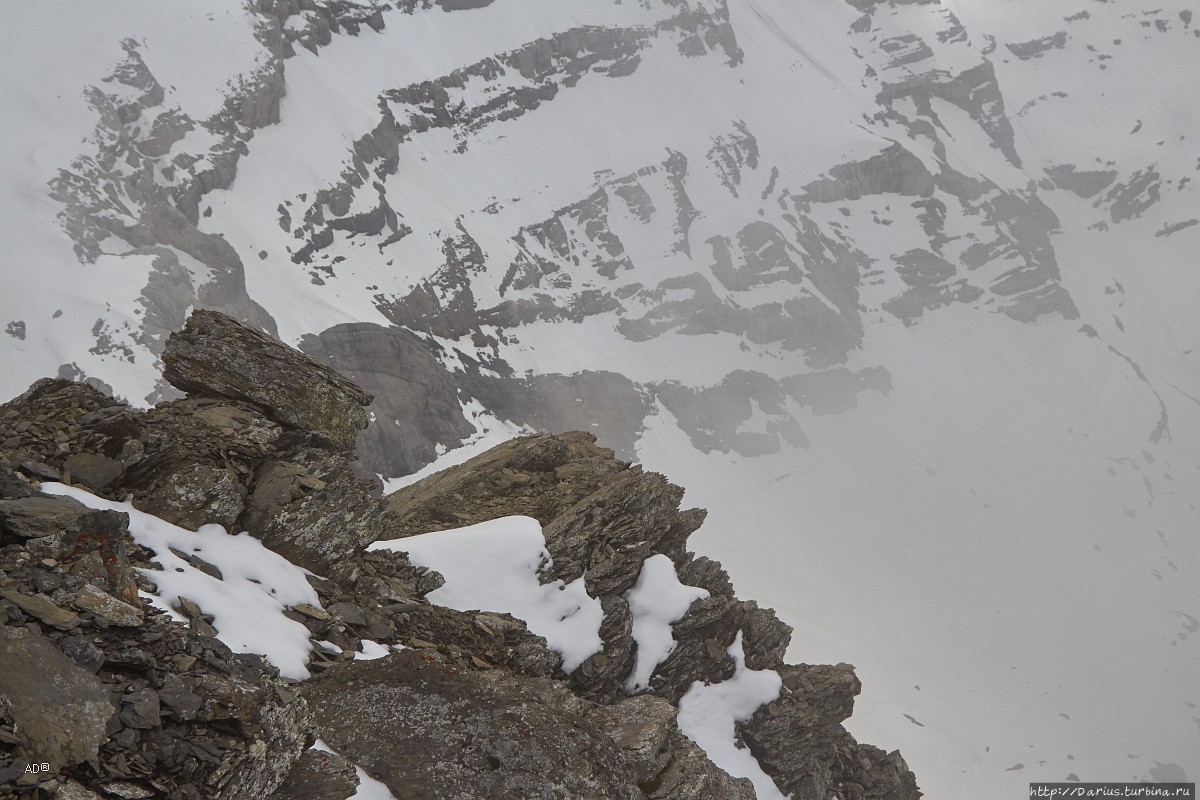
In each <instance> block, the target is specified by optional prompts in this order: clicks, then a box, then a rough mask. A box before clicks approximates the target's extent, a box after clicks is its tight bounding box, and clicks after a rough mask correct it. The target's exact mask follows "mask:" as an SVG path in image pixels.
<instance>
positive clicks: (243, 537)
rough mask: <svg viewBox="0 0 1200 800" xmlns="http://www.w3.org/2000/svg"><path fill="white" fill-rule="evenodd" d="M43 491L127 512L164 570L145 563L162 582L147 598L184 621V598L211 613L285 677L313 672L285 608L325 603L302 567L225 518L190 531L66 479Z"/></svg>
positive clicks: (229, 640)
mask: <svg viewBox="0 0 1200 800" xmlns="http://www.w3.org/2000/svg"><path fill="white" fill-rule="evenodd" d="M42 491H43V492H45V493H47V494H56V495H65V496H66V497H71V498H74V499H75V500H78V501H79V502H81V503H83V504H84V505H86V506H88V507H89V508H95V509H102V510H109V511H121V512H124V513H126V514H128V515H129V533H130V535H131V536H132V537H133V540H134V541H135V542H137V543H138V544H140V545H142V546H143V547H147V548H149V549H150V550H153V551H154V554H155V558H156V560H157V561H158V563H160V564H161V565H162V569H161V570H155V569H144V570H141V572H142V573H143V574H144V575H146V576H147V577H148V578H150V579H151V580H152V581H154V583H155V584H156V585H157V586H158V594H157V597H155V596H149V597H148V599H149V600H150V602H151V604H152V605H154V606H155V607H157V608H160V609H163V610H164V611H167V612H168V613H170V614H171V615H172V616H173V617H174V618H175V619H177V620H182V619H183V618H182V617H181V616H180V615H179V614H178V613H177V612H175V611H174V609H173V608H172V606H174V605H175V604H176V603H178V601H179V598H180V597H186V598H187V599H188V600H191V601H192V602H193V603H195V604H196V605H198V606H199V607H200V608H201V609H203V610H204V613H206V614H211V615H212V616H213V623H212V624H213V627H214V628H216V630H217V638H218V639H220V640H221V641H222V642H224V643H225V644H226V645H228V646H229V649H230V650H232V651H233V652H235V653H258V654H260V655H262V656H264V657H265V658H266V659H267V660H268V661H270V662H271V663H272V664H274V665H275V666H276V667H277V668H278V669H279V674H280V675H282V676H284V677H285V678H292V679H295V680H304V679H306V678H308V677H309V673H308V670H307V669H306V667H305V665H306V664H307V663H308V655H309V636H308V629H307V628H305V627H304V626H303V625H301V624H300V623H299V622H296V621H294V620H291V619H288V618H287V617H285V616H284V615H283V612H284V610H285V609H287V608H288V607H289V606H294V605H298V604H300V603H308V604H309V605H312V606H316V607H318V608H319V607H320V605H321V601H320V598H318V597H317V593H316V592H315V591H314V590H313V588H312V586H310V585H309V583H308V581H307V579H306V578H305V572H304V570H302V569H301V568H300V567H297V566H296V565H294V564H292V563H291V562H290V561H288V560H287V559H285V558H284V557H283V556H281V555H278V554H277V553H274V552H272V551H270V550H268V549H267V548H266V547H264V546H263V544H262V542H260V541H258V540H257V539H255V538H254V537H253V536H251V535H250V534H248V533H241V534H238V535H237V536H230V535H229V534H228V533H226V532H225V529H224V528H223V527H221V526H220V525H202V526H201V527H200V530H198V531H194V532H193V531H189V530H185V529H184V528H180V527H178V526H177V525H172V524H171V523H169V522H165V521H163V520H161V519H159V518H158V517H155V516H153V515H151V514H147V513H145V512H143V511H138V510H137V509H136V508H134V507H133V506H132V505H130V504H129V503H115V502H113V501H111V500H105V499H103V498H100V497H96V496H95V495H93V494H91V493H89V492H85V491H83V490H81V489H77V488H75V487H72V486H66V485H63V484H61V483H43V484H42ZM172 551H178V552H179V553H183V554H184V555H186V556H192V555H195V556H197V557H198V558H201V559H203V560H204V561H206V562H208V563H209V564H212V565H213V566H215V567H216V568H217V569H218V570H220V572H221V576H222V578H223V579H218V578H214V577H213V576H211V575H209V574H208V573H205V572H202V571H200V570H199V569H196V568H195V567H193V566H192V565H191V564H189V563H188V561H187V560H186V559H184V558H180V557H179V556H178V555H176V554H175V552H172Z"/></svg>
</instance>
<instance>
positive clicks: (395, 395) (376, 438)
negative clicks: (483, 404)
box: [300, 322, 475, 475]
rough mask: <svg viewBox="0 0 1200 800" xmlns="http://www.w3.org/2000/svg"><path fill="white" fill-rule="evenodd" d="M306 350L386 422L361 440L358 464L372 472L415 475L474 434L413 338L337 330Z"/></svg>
mask: <svg viewBox="0 0 1200 800" xmlns="http://www.w3.org/2000/svg"><path fill="white" fill-rule="evenodd" d="M300 348H301V349H302V350H303V351H304V352H305V353H308V354H309V355H311V356H313V357H314V358H316V359H318V360H319V361H321V362H322V363H326V364H329V365H330V366H331V367H333V368H335V369H337V370H339V371H340V372H341V373H343V374H344V375H346V376H347V377H349V378H350V379H352V380H354V381H355V382H356V383H358V384H359V385H361V386H362V387H363V388H364V389H365V390H367V391H369V392H370V393H371V394H372V395H373V396H374V398H375V399H374V402H373V403H372V405H371V411H372V413H373V414H374V415H375V417H376V418H377V419H379V420H381V423H380V424H378V425H375V426H373V427H371V428H370V429H369V431H368V433H366V434H364V435H363V436H362V437H361V438H360V439H359V458H361V459H362V460H363V463H364V464H365V465H366V466H367V468H368V469H370V470H372V471H373V472H376V473H386V474H392V475H403V474H406V473H411V472H415V471H416V470H418V469H420V468H421V467H423V466H424V465H425V464H428V463H430V462H431V461H433V460H434V459H435V458H436V457H437V454H436V452H435V447H436V446H437V445H439V444H440V445H443V446H445V447H456V446H458V445H459V444H461V443H462V441H463V439H465V438H466V437H468V436H470V435H471V434H472V433H474V432H475V428H474V427H473V426H472V425H471V424H470V423H469V422H467V420H466V418H465V417H464V416H463V411H462V407H461V405H460V404H459V401H458V392H457V387H456V386H455V385H454V380H453V378H452V377H451V375H450V373H449V371H448V370H447V369H446V368H445V367H443V366H442V365H441V363H439V362H438V360H437V359H436V358H434V357H433V355H432V354H431V353H430V352H429V349H428V347H427V346H426V345H425V344H424V343H422V342H421V341H420V340H419V339H417V337H416V336H415V335H414V334H412V333H410V332H409V331H406V330H403V329H401V328H396V327H392V328H384V327H382V326H379V325H373V324H371V323H366V322H361V323H355V324H350V325H338V326H335V327H333V328H330V329H328V330H326V331H323V332H322V333H321V334H319V335H317V336H306V337H304V339H303V341H301V343H300ZM383 420H386V423H383V422H382V421H383Z"/></svg>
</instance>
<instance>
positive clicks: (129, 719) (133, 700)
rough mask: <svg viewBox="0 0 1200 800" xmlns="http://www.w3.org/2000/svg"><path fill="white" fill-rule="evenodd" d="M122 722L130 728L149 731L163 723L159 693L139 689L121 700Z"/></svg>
mask: <svg viewBox="0 0 1200 800" xmlns="http://www.w3.org/2000/svg"><path fill="white" fill-rule="evenodd" d="M121 705H123V706H124V708H122V709H121V721H122V722H124V723H125V724H126V725H128V726H129V727H130V728H140V729H149V728H155V727H157V726H158V725H159V724H161V723H162V717H161V715H160V707H159V703H158V692H156V691H154V690H153V689H138V690H137V691H134V692H130V693H129V694H127V695H125V696H124V697H122V698H121Z"/></svg>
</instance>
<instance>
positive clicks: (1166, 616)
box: [0, 0, 1200, 800]
mask: <svg viewBox="0 0 1200 800" xmlns="http://www.w3.org/2000/svg"><path fill="white" fill-rule="evenodd" d="M1193 11H1197V12H1200V9H1198V8H1196V5H1195V3H1193V2H1188V1H1187V0H1160V2H1154V3H1149V2H1141V0H392V2H382V1H380V0H356V1H354V2H351V0H273V1H272V0H249V2H242V0H209V1H208V2H205V3H196V4H178V3H153V2H148V1H147V0H106V2H104V3H89V4H84V3H77V2H37V3H33V2H29V3H20V4H10V7H8V8H6V12H7V13H6V17H7V24H6V25H5V32H4V33H3V34H0V35H2V36H3V40H4V47H3V48H2V51H0V53H2V54H0V59H2V60H3V67H4V69H3V75H4V78H3V83H2V86H3V96H2V101H3V103H4V106H5V108H6V109H7V124H6V125H5V126H4V127H3V131H2V132H0V146H2V152H3V157H2V158H0V171H2V172H0V176H2V179H0V241H2V242H3V243H4V245H3V249H2V251H0V252H2V255H0V270H2V274H3V279H4V287H5V291H4V292H3V293H0V327H2V328H3V330H4V334H5V335H0V367H2V368H0V399H3V400H7V399H8V398H10V397H12V396H15V395H17V394H19V393H21V392H23V391H24V390H25V388H26V387H27V386H28V385H29V384H30V383H31V382H32V381H34V380H35V379H37V378H40V377H43V376H45V375H58V376H59V377H65V378H74V379H80V380H86V381H88V382H90V383H92V384H93V385H95V386H97V387H99V388H103V389H105V390H106V391H110V392H112V393H113V394H114V395H116V396H118V397H120V398H124V399H126V400H128V401H129V402H131V403H133V404H135V405H140V406H148V405H153V404H154V403H156V402H159V401H162V400H166V399H172V398H175V397H178V396H179V392H178V391H177V390H176V389H174V388H172V387H171V386H170V385H168V384H167V383H165V382H164V381H163V380H162V378H161V367H162V365H161V362H160V361H159V357H160V355H161V353H162V350H163V347H164V346H165V342H166V338H167V336H168V335H169V334H170V333H171V332H172V331H175V330H178V329H179V328H180V327H181V326H182V325H183V323H184V320H185V319H186V318H187V315H188V314H189V313H190V312H191V311H192V310H194V309H198V308H206V309H214V310H218V311H221V312H224V313H226V314H229V315H231V316H233V317H235V318H237V319H239V320H241V321H243V322H246V323H249V324H251V325H253V326H255V327H258V328H261V329H263V330H265V331H267V332H269V333H271V334H273V335H276V336H278V337H279V338H280V339H282V340H283V341H284V342H286V343H289V344H292V345H295V346H297V347H299V348H300V349H301V350H303V351H304V352H306V353H308V354H310V355H312V356H314V357H316V358H317V359H319V360H321V361H324V362H325V363H327V364H329V365H330V366H332V367H334V368H335V369H337V370H339V371H340V372H342V373H344V374H345V375H346V376H348V377H350V378H352V379H353V380H355V381H356V382H358V383H359V384H361V385H362V386H363V388H365V389H366V390H367V391H368V392H370V393H372V394H373V395H374V397H375V401H374V403H373V405H372V406H371V408H370V413H371V425H370V427H369V428H368V429H367V431H366V432H365V433H363V434H362V436H361V437H360V440H359V447H360V453H361V455H362V458H363V464H364V469H365V470H366V471H367V472H369V473H374V474H376V475H379V476H380V477H381V478H383V479H384V480H385V482H387V483H388V485H389V486H390V487H392V488H398V487H400V486H403V485H406V484H408V483H411V482H412V481H413V480H414V478H413V477H412V476H413V475H416V474H421V475H424V474H428V473H430V472H432V471H434V470H436V469H439V468H441V467H443V466H445V465H447V464H451V463H457V462H461V461H463V460H465V459H466V458H467V457H469V456H470V455H472V454H475V453H478V452H481V451H482V449H484V448H485V447H488V446H490V445H493V444H495V443H497V442H499V441H502V440H503V439H506V438H508V437H510V436H512V435H515V434H516V433H519V432H530V431H551V432H563V431H570V430H584V431H590V432H592V433H594V434H596V436H597V437H598V440H599V443H600V444H601V445H603V446H606V447H610V448H613V449H614V450H615V451H616V452H617V454H618V455H619V456H620V457H621V458H624V459H625V460H636V461H639V462H641V463H644V464H646V465H647V467H648V468H650V469H654V470H658V471H661V472H662V473H664V474H665V475H666V476H668V478H670V480H672V481H673V482H675V483H678V484H680V485H682V486H684V487H685V488H686V490H687V494H686V497H685V503H686V504H688V505H690V506H701V507H704V508H707V509H708V511H709V517H708V521H707V522H706V523H705V525H704V527H703V528H702V529H700V531H699V532H698V533H696V534H695V535H694V536H693V537H692V539H691V547H693V548H695V549H697V550H698V551H699V552H700V553H701V554H703V555H707V556H710V557H712V558H715V559H718V560H720V561H721V562H722V563H723V564H724V565H725V567H726V568H727V569H728V571H729V573H730V575H731V576H732V578H733V580H734V582H735V583H736V585H737V586H738V589H739V592H740V594H741V595H742V596H744V597H747V598H753V599H755V600H757V601H759V602H760V603H761V604H762V605H764V606H771V607H774V608H775V609H777V610H778V612H779V615H780V617H781V618H782V619H783V620H785V621H786V622H787V623H789V624H790V625H792V626H794V628H795V635H794V637H793V640H792V644H791V648H790V650H789V652H788V657H789V658H790V659H791V660H792V661H796V662H807V663H837V662H848V663H852V664H854V665H855V667H856V668H857V671H858V675H859V676H860V677H861V679H862V681H863V684H864V687H865V688H864V691H863V694H862V695H861V696H860V697H859V698H858V701H857V705H856V710H855V713H854V716H853V717H852V718H851V719H850V720H849V722H848V723H847V727H848V728H849V729H850V731H851V732H852V733H854V734H855V735H856V736H859V737H861V738H862V739H863V740H865V741H869V742H872V743H873V744H876V745H878V746H880V747H883V748H885V749H887V750H892V749H900V750H901V751H902V752H903V754H904V757H905V759H906V760H907V762H908V764H909V766H911V768H912V770H913V772H914V773H915V775H916V776H917V779H918V781H919V783H920V786H921V788H922V789H923V790H924V791H925V792H926V795H927V796H928V797H931V798H962V797H973V798H982V799H984V800H990V799H991V798H996V799H998V798H1011V797H1020V796H1023V795H1022V793H1023V792H1025V791H1027V784H1028V783H1029V782H1030V781H1061V780H1064V779H1068V778H1071V777H1072V776H1073V777H1074V778H1077V779H1080V780H1083V781H1101V780H1114V781H1115V780H1135V779H1151V778H1152V779H1156V780H1164V781H1165V780H1185V779H1186V780H1191V781H1195V780H1197V778H1198V777H1200V592H1198V590H1197V586H1200V539H1198V534H1200V513H1197V510H1196V503H1197V502H1198V499H1200V352H1197V349H1198V348H1200V314H1197V313H1196V311H1195V309H1196V305H1197V302H1200V270H1197V261H1196V252H1197V250H1198V249H1200V192H1198V190H1197V185H1196V181H1197V180H1198V179H1200V132H1198V126H1197V123H1198V122H1200V95H1197V92H1196V77H1195V76H1196V73H1197V70H1200V19H1195V20H1194V19H1193Z"/></svg>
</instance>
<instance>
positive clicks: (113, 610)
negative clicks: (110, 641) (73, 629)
mask: <svg viewBox="0 0 1200 800" xmlns="http://www.w3.org/2000/svg"><path fill="white" fill-rule="evenodd" d="M72 605H73V606H75V608H77V609H79V610H80V611H90V612H92V613H93V614H95V615H96V616H97V617H99V618H101V619H103V620H104V621H105V622H107V623H109V624H110V625H123V626H126V627H132V626H134V625H141V624H142V622H143V620H144V619H145V617H144V615H143V614H142V610H141V609H140V608H134V607H133V606H131V605H129V604H128V603H125V602H122V601H120V600H118V599H117V598H115V597H113V596H112V595H110V594H108V593H106V592H102V591H100V590H99V589H97V588H96V587H95V586H92V585H91V584H84V585H83V586H82V587H81V588H80V589H79V593H78V594H77V595H76V597H75V600H74V602H73V603H72Z"/></svg>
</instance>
